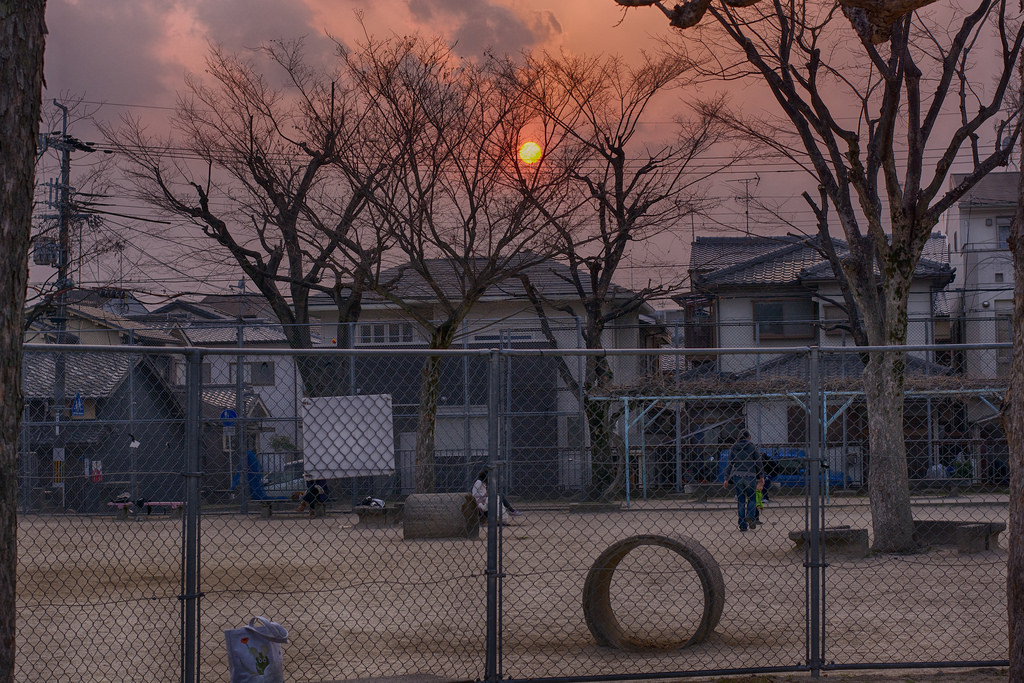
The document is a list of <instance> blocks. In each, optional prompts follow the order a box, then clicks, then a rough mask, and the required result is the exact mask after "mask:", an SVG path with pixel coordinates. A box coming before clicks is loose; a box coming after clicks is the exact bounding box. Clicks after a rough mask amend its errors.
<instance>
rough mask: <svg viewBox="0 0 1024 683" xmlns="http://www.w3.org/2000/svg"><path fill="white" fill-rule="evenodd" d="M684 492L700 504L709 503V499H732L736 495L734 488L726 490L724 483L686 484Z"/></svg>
mask: <svg viewBox="0 0 1024 683" xmlns="http://www.w3.org/2000/svg"><path fill="white" fill-rule="evenodd" d="M683 492H684V493H688V494H690V495H692V496H693V499H694V500H695V501H697V502H699V503H703V502H705V501H707V499H708V498H732V497H733V495H734V493H733V489H732V487H729V488H724V487H723V486H722V482H720V481H719V482H712V483H702V484H686V485H685V486H684V487H683Z"/></svg>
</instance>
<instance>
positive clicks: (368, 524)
mask: <svg viewBox="0 0 1024 683" xmlns="http://www.w3.org/2000/svg"><path fill="white" fill-rule="evenodd" d="M403 507H404V506H403V505H402V504H401V503H394V504H391V505H385V506H384V507H374V506H372V505H356V506H354V507H353V508H352V512H354V513H356V514H357V515H358V516H359V523H358V524H356V526H357V527H360V528H363V529H382V528H384V527H387V526H392V525H394V524H398V523H399V522H400V521H402V513H403V511H404V510H403Z"/></svg>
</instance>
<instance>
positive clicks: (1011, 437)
mask: <svg viewBox="0 0 1024 683" xmlns="http://www.w3.org/2000/svg"><path fill="white" fill-rule="evenodd" d="M1021 69H1022V70H1024V63H1022V66H1021ZM1022 145H1024V142H1022ZM1022 151H1024V150H1022ZM1010 251H1011V252H1012V253H1013V277H1014V281H1013V362H1012V363H1011V365H1010V383H1009V386H1008V387H1007V389H1006V396H1004V397H1003V410H1002V412H1003V415H1002V418H1003V433H1004V434H1006V441H1007V443H1008V445H1009V448H1010V533H1009V534H1008V537H1009V539H1010V540H1009V555H1008V557H1007V561H1006V610H1007V616H1008V617H1009V620H1008V624H1009V626H1008V631H1009V636H1010V639H1009V642H1010V677H1009V680H1011V681H1022V680H1024V173H1022V174H1021V175H1020V177H1019V178H1018V180H1017V213H1016V215H1015V216H1014V219H1013V225H1012V228H1011V233H1010Z"/></svg>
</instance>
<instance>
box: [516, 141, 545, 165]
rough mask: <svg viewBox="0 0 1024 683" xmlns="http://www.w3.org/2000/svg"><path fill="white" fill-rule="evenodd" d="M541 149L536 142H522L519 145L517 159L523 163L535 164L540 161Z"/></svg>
mask: <svg viewBox="0 0 1024 683" xmlns="http://www.w3.org/2000/svg"><path fill="white" fill-rule="evenodd" d="M540 156H541V149H540V145H538V144H537V143H536V142H524V143H523V144H522V145H521V146H520V147H519V160H520V161H522V162H523V163H524V164H535V163H537V162H538V161H540Z"/></svg>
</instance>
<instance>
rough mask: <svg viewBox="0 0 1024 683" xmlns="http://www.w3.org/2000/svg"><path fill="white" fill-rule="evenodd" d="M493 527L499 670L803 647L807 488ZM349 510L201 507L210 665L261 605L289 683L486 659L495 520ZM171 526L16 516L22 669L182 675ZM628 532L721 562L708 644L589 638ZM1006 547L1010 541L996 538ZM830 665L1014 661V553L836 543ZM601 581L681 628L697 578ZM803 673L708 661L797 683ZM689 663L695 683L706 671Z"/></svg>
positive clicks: (551, 511)
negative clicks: (605, 554)
mask: <svg viewBox="0 0 1024 683" xmlns="http://www.w3.org/2000/svg"><path fill="white" fill-rule="evenodd" d="M526 510H527V514H526V515H525V516H524V517H520V518H515V519H514V520H513V522H514V523H513V525H510V526H507V527H504V528H503V530H502V531H503V534H502V557H503V564H502V567H501V568H500V570H501V572H502V574H503V575H504V579H503V582H502V595H501V598H502V612H501V619H502V628H503V638H502V641H501V642H502V650H501V653H500V658H501V662H500V663H501V669H500V670H501V671H502V672H503V674H504V676H505V677H508V678H528V677H572V676H602V675H611V676H630V675H641V674H646V675H650V674H659V673H664V674H669V673H675V672H691V673H693V672H701V671H714V670H729V669H740V668H744V667H798V666H801V665H803V664H804V662H806V661H807V651H806V648H807V646H806V635H805V634H806V632H807V624H808V621H809V620H810V619H811V618H812V615H810V614H809V611H808V608H807V604H808V600H807V589H806V580H805V577H806V572H807V570H806V568H805V566H804V559H805V558H804V554H803V552H802V551H797V550H794V547H793V543H792V542H791V541H790V540H789V539H788V538H787V534H788V532H789V531H792V530H796V529H801V528H803V525H804V518H805V515H804V510H803V508H802V505H801V501H800V500H799V499H794V500H785V499H780V500H775V501H772V503H771V504H770V506H769V508H768V510H766V512H765V524H763V525H762V526H761V527H760V528H758V529H757V530H755V531H749V532H746V533H740V531H739V530H738V529H737V528H736V520H735V512H734V510H733V509H732V507H731V506H730V504H729V503H728V501H720V502H719V501H713V502H710V503H706V504H695V503H691V502H688V501H670V500H664V501H637V502H635V503H634V504H633V505H632V506H631V507H630V508H629V509H625V508H623V509H622V510H620V511H618V512H608V513H600V514H596V513H583V514H580V513H576V512H570V511H569V509H568V506H566V505H563V506H558V507H554V506H551V507H543V508H541V507H532V508H531V507H530V506H529V505H527V506H526ZM827 515H828V517H827V522H826V523H827V524H828V525H830V526H831V525H839V524H850V525H852V526H854V527H861V528H870V525H869V523H868V517H867V508H866V504H865V503H864V501H863V500H860V499H851V500H833V502H832V503H831V504H830V506H829V508H828V512H827ZM915 516H916V518H917V519H956V520H960V521H967V520H971V521H1002V522H1005V521H1006V501H1005V499H1002V500H999V499H991V498H981V497H977V498H972V499H968V498H959V499H921V500H918V501H917V505H916V507H915ZM355 523H356V518H355V517H354V516H353V515H350V514H345V513H337V512H336V513H332V514H330V515H329V516H327V517H325V518H321V519H307V518H304V517H298V516H294V515H286V516H275V517H274V518H272V519H269V520H263V519H259V518H257V517H256V516H255V515H250V516H248V517H243V516H240V515H237V514H209V515H204V516H203V519H202V537H203V547H202V552H201V577H202V579H201V588H202V592H203V594H204V596H203V597H202V599H201V601H200V607H199V609H200V624H201V631H200V642H201V644H200V651H199V660H200V663H201V673H202V675H201V679H202V680H204V681H207V680H210V681H217V680H227V675H226V664H225V653H224V644H223V631H224V630H225V629H228V628H234V627H238V626H240V625H242V624H244V623H246V622H247V621H248V619H249V618H250V617H251V616H252V615H255V614H261V615H266V616H268V617H270V618H272V619H273V620H275V621H277V622H279V623H282V624H284V625H285V626H286V627H287V628H288V629H289V632H290V634H291V643H290V644H288V645H286V646H285V659H286V666H287V671H288V680H291V681H317V682H319V681H332V680H339V681H340V680H356V679H370V678H374V679H377V678H384V679H394V678H396V677H409V680H413V679H415V678H417V677H424V676H429V677H430V678H431V679H432V680H475V679H479V678H481V677H483V675H484V673H485V669H484V661H485V652H486V647H485V643H486V611H487V600H486V596H487V571H486V570H487V553H486V548H487V546H486V540H485V538H486V529H485V530H484V531H482V533H481V535H480V537H479V538H478V539H470V540H467V539H444V540H429V541H424V540H420V541H406V540H404V539H403V537H402V528H401V526H396V527H390V528H385V529H362V528H358V527H356V526H355ZM181 529H182V525H181V522H180V521H175V520H171V519H167V518H165V517H159V518H158V517H155V516H154V517H151V518H140V519H133V520H129V521H121V520H117V519H115V518H113V517H59V516H53V517H44V516H40V517H26V518H23V519H22V520H21V521H20V525H19V553H20V557H19V586H18V588H19V596H18V598H19V614H18V637H19V650H18V653H19V657H18V670H17V676H16V678H17V680H19V681H54V680H61V681H64V680H66V681H82V680H90V681H125V680H145V681H162V680H177V672H178V670H179V658H180V646H181V634H180V627H179V621H180V614H181V602H180V601H179V599H178V596H179V594H180V591H181V560H180V551H181ZM636 534H661V535H668V536H680V535H682V536H687V537H690V538H693V539H695V540H696V541H698V542H700V543H701V544H702V545H704V546H705V547H706V548H707V549H708V551H709V552H710V553H711V554H712V556H713V557H714V558H715V560H716V561H717V562H718V564H719V565H720V567H721V571H722V574H723V576H724V579H725V586H726V601H725V608H724V610H723V614H722V618H721V621H720V622H719V624H718V627H717V628H716V630H715V632H714V633H713V634H712V635H711V637H710V638H708V640H706V641H705V642H704V643H701V644H699V645H695V646H692V647H689V648H684V649H677V648H668V649H659V650H653V651H644V652H621V651H617V650H610V649H607V648H602V647H599V646H597V645H596V643H595V642H594V638H593V636H592V635H591V634H590V632H589V630H588V629H587V626H586V623H585V620H584V618H583V608H582V589H583V582H584V581H585V579H586V574H587V571H588V569H589V568H590V565H591V564H592V563H593V561H594V559H595V558H596V557H597V556H598V555H599V554H600V553H601V552H602V551H603V550H604V549H605V548H607V546H608V545H609V544H611V543H612V542H614V541H616V540H619V539H621V538H625V537H628V536H632V535H636ZM1003 544H1004V547H1005V540H1004V541H1003ZM827 561H828V564H829V566H828V568H827V569H826V572H825V582H824V585H823V586H821V590H822V591H823V592H824V594H825V596H826V600H827V606H826V608H825V610H824V613H823V614H820V615H818V617H819V618H820V619H821V620H822V622H823V623H824V633H825V639H824V642H823V648H824V655H825V661H827V662H828V663H829V664H831V665H833V666H836V667H843V666H847V667H861V666H870V665H871V664H877V663H897V664H898V663H906V664H910V663H915V662H925V663H940V662H953V661H956V662H987V661H995V660H1001V659H1005V658H1006V656H1007V655H1006V607H1005V573H1006V552H1005V550H992V551H987V552H983V553H978V554H974V555H959V554H958V553H957V551H956V549H955V548H938V547H937V548H931V549H928V550H927V551H925V552H921V553H918V554H914V555H902V556H889V555H881V556H879V555H873V556H869V557H866V558H848V557H843V556H839V555H835V556H830V557H828V558H827ZM611 593H612V596H613V609H614V612H615V615H616V617H617V619H618V621H619V623H620V625H621V627H622V628H623V629H625V630H627V631H628V632H629V633H631V634H633V635H635V636H636V637H639V638H642V639H645V640H647V641H649V642H653V643H660V644H662V645H665V646H669V645H671V644H672V643H673V642H674V641H676V640H678V638H679V637H680V636H679V634H681V633H685V634H689V633H692V631H693V630H694V628H695V624H696V620H697V619H698V618H699V615H700V613H701V610H702V608H703V596H702V593H701V591H700V590H699V581H698V580H697V577H696V575H695V574H694V572H693V570H692V568H691V567H690V566H689V564H688V563H686V562H685V561H684V560H682V558H680V557H679V556H678V555H674V554H672V553H670V552H668V551H665V550H663V549H656V548H642V549H639V550H637V551H634V552H633V553H630V555H628V556H627V557H626V558H625V559H624V560H623V562H622V564H620V565H619V568H618V570H617V571H616V573H615V578H614V580H613V584H612V589H611ZM887 676H890V677H892V678H891V679H892V680H902V681H939V680H943V681H946V680H965V681H974V682H976V683H982V682H987V681H995V680H1006V674H1005V672H1003V673H1002V674H1000V672H998V671H993V670H984V669H980V668H979V667H972V668H970V669H968V670H961V669H949V668H946V669H944V671H943V673H939V672H934V671H902V672H899V673H898V674H896V673H885V672H877V671H875V672H871V673H863V672H837V671H833V672H829V673H828V675H827V676H826V678H829V679H831V680H843V681H868V680H885V679H886V677H887ZM804 678H807V676H806V675H803V674H794V675H788V674H787V675H776V676H775V677H765V676H760V677H756V676H755V677H736V678H727V679H722V678H705V679H704V680H728V681H765V682H767V681H790V680H794V681H799V680H803V679H804ZM698 680H699V679H698Z"/></svg>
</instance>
